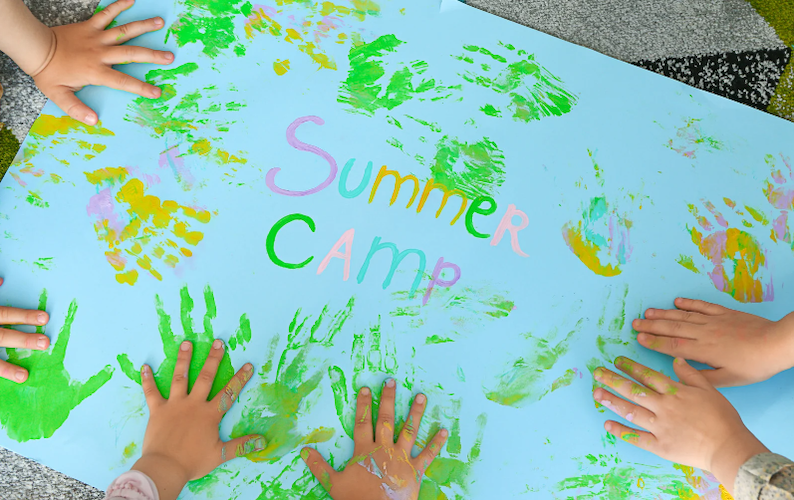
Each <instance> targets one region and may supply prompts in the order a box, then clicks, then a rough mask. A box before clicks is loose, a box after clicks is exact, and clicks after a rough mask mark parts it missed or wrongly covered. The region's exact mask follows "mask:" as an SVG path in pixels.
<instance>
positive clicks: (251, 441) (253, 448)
mask: <svg viewBox="0 0 794 500" xmlns="http://www.w3.org/2000/svg"><path fill="white" fill-rule="evenodd" d="M265 446H267V443H266V441H265V437H264V436H260V435H258V434H252V435H250V436H243V437H239V438H237V439H232V440H231V441H229V442H227V443H223V448H221V463H224V462H228V461H229V460H231V459H233V458H237V457H244V456H246V455H249V454H251V453H256V452H257V451H262V450H264V449H265Z"/></svg>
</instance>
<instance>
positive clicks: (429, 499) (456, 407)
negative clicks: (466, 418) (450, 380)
mask: <svg viewBox="0 0 794 500" xmlns="http://www.w3.org/2000/svg"><path fill="white" fill-rule="evenodd" d="M448 410H449V411H447V412H444V413H445V415H444V417H446V418H444V419H443V420H447V421H448V420H450V416H452V417H451V420H452V425H451V426H450V427H449V440H448V441H447V446H446V453H447V454H448V455H449V456H438V457H437V458H436V459H435V460H434V461H433V463H432V464H430V467H428V468H427V471H425V479H424V481H422V487H421V489H420V490H419V500H448V499H453V498H454V499H458V500H462V499H465V498H468V486H469V485H470V484H471V478H470V476H471V473H472V471H473V469H474V465H475V464H476V463H477V462H478V461H479V459H480V449H481V447H482V440H483V434H484V431H485V424H486V423H487V422H488V417H487V415H486V414H485V413H482V414H480V415H479V416H478V417H477V420H476V422H477V437H476V438H475V439H474V444H472V447H471V449H470V450H469V453H468V455H467V456H466V457H463V456H462V455H461V450H462V445H461V434H460V419H459V418H458V417H457V415H459V414H460V401H459V400H458V401H453V404H452V406H451V407H450V408H449V409H448ZM441 412H442V409H441V408H440V407H439V406H436V407H435V408H434V409H433V411H432V412H431V415H430V419H432V420H433V421H434V423H433V424H432V425H431V426H430V427H429V432H427V433H426V434H425V433H423V432H421V430H420V433H419V439H418V440H417V445H421V446H424V445H425V443H427V441H428V439H429V437H431V436H434V435H435V433H436V432H438V431H439V430H440V429H441V423H440V422H441V417H442V415H441ZM453 415H454V416H453ZM425 418H426V419H427V418H428V417H425ZM422 427H423V428H425V426H424V425H422ZM442 453H443V452H442Z"/></svg>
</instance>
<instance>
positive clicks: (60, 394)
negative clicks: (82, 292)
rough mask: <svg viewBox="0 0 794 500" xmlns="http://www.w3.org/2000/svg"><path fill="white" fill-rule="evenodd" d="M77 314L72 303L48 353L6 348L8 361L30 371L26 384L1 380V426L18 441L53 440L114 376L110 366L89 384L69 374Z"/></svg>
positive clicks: (42, 298) (41, 305)
mask: <svg viewBox="0 0 794 500" xmlns="http://www.w3.org/2000/svg"><path fill="white" fill-rule="evenodd" d="M46 297H47V296H46V293H42V296H41V301H40V303H39V306H40V308H42V307H44V308H46ZM42 302H44V303H42ZM76 315H77V302H76V301H72V303H71V304H70V305H69V310H68V312H67V314H66V318H65V320H64V323H63V326H62V327H61V330H60V332H59V333H58V338H57V340H56V341H55V343H54V344H52V345H51V346H50V348H49V349H47V350H45V351H28V350H25V349H10V348H7V349H6V353H7V354H8V361H9V362H10V363H12V364H15V365H18V366H21V367H23V368H26V369H27V370H28V372H29V377H28V380H27V381H26V382H25V383H24V384H22V385H19V384H16V383H14V382H11V381H8V380H5V379H0V401H2V402H3V404H2V405H0V425H2V426H3V428H5V430H6V433H7V435H8V437H9V438H11V439H13V440H14V441H18V442H25V441H29V440H32V439H42V438H49V437H51V436H52V435H53V434H54V433H55V431H57V430H58V429H59V428H60V427H61V426H62V425H63V424H64V422H66V419H67V418H68V417H69V414H70V413H71V411H72V410H73V409H75V408H76V407H77V406H78V405H79V404H80V403H82V402H83V401H84V400H85V399H86V398H88V397H89V396H91V395H92V394H94V393H95V392H96V391H97V390H99V388H100V387H102V386H103V385H105V384H106V383H107V382H108V380H110V378H111V376H112V375H113V368H112V367H111V366H110V365H108V366H105V368H103V369H102V370H101V371H99V372H97V373H96V374H95V375H93V376H92V377H90V378H89V379H88V380H87V381H86V382H78V381H76V380H73V379H72V377H71V376H70V375H69V372H67V371H66V368H65V366H64V360H65V357H66V348H67V346H68V344H69V340H70V338H71V335H72V326H73V324H74V321H75V317H76ZM50 324H52V323H50Z"/></svg>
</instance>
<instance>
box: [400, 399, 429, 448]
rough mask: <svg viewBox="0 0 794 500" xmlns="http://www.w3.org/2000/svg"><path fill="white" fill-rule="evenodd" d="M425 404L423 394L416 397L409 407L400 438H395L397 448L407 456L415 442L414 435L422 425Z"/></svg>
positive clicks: (425, 400)
mask: <svg viewBox="0 0 794 500" xmlns="http://www.w3.org/2000/svg"><path fill="white" fill-rule="evenodd" d="M426 403H427V398H426V397H425V395H424V394H417V395H416V397H415V398H414V404H413V405H411V411H410V413H408V418H407V419H405V424H403V429H402V431H401V432H400V437H399V438H397V447H398V448H401V449H403V450H405V451H406V452H407V453H408V454H409V455H410V454H411V450H412V449H413V447H414V443H415V442H416V433H417V432H418V431H419V426H420V425H421V424H422V415H424V413H425V405H426Z"/></svg>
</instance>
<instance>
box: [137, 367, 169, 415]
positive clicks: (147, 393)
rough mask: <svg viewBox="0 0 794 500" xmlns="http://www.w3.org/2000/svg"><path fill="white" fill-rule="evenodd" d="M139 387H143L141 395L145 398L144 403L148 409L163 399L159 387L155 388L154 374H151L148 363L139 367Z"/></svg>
mask: <svg viewBox="0 0 794 500" xmlns="http://www.w3.org/2000/svg"><path fill="white" fill-rule="evenodd" d="M141 387H142V388H143V396H144V397H145V398H146V405H147V406H148V407H149V410H151V409H152V408H153V407H154V406H155V405H159V404H161V403H162V402H163V401H165V398H163V395H162V394H160V389H158V388H157V383H156V382H155V381H154V375H152V368H151V367H150V366H149V365H143V367H141Z"/></svg>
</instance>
